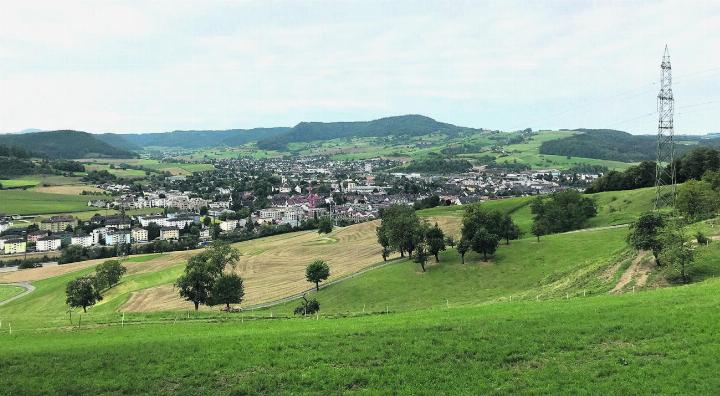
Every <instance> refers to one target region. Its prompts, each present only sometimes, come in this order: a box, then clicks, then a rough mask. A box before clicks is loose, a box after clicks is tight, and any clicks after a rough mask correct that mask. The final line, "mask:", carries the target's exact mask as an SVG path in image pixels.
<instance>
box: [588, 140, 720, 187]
mask: <svg viewBox="0 0 720 396" xmlns="http://www.w3.org/2000/svg"><path fill="white" fill-rule="evenodd" d="M718 171H720V150H718V149H714V148H709V147H699V148H696V149H694V150H691V151H689V152H687V153H686V154H685V155H683V156H682V157H680V158H679V159H676V160H675V173H676V175H677V182H678V183H682V182H685V181H688V180H701V179H703V178H705V177H706V175H708V174H710V175H712V174H713V173H717V172H718ZM711 177H712V176H711ZM654 185H655V162H654V161H643V162H641V163H640V164H638V165H635V166H631V167H629V168H628V169H626V170H625V171H622V172H620V171H609V172H607V173H605V174H604V175H603V176H602V177H600V178H599V179H597V180H595V181H594V182H593V184H592V185H591V186H590V187H588V188H587V190H586V191H585V192H586V193H588V194H590V193H597V192H603V191H620V190H632V189H636V188H643V187H652V186H654Z"/></svg>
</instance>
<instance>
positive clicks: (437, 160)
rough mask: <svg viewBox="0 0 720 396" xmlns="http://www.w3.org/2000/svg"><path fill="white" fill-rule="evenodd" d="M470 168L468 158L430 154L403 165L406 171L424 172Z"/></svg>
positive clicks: (467, 169) (454, 171)
mask: <svg viewBox="0 0 720 396" xmlns="http://www.w3.org/2000/svg"><path fill="white" fill-rule="evenodd" d="M470 169H472V164H471V163H470V162H469V161H468V160H464V159H454V158H443V157H441V156H431V157H428V158H424V159H421V160H413V161H412V162H410V164H408V165H407V166H406V167H405V170H406V171H408V172H426V173H443V174H447V173H464V172H467V171H469V170H470Z"/></svg>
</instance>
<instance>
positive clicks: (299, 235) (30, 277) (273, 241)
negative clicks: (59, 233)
mask: <svg viewBox="0 0 720 396" xmlns="http://www.w3.org/2000/svg"><path fill="white" fill-rule="evenodd" d="M428 220H430V221H433V222H434V221H436V220H437V221H438V223H439V224H440V226H441V227H442V228H443V230H445V231H446V233H448V232H452V233H457V232H458V230H459V227H460V221H461V219H460V218H459V217H438V218H436V219H435V218H432V219H428ZM378 224H379V222H377V221H373V222H368V223H362V224H358V225H353V226H349V227H344V228H336V229H335V230H334V231H333V232H332V233H331V234H328V235H319V234H318V233H317V232H316V231H301V232H294V233H290V234H283V235H276V236H271V237H266V238H261V239H255V240H252V241H246V242H240V243H236V244H234V245H233V246H234V247H235V248H237V249H238V250H239V251H240V252H241V253H242V257H241V258H240V261H239V263H238V265H237V267H236V272H237V273H239V274H240V275H241V276H242V277H243V279H244V281H245V297H246V300H245V302H244V303H243V305H252V304H257V303H262V302H268V301H273V300H277V299H280V298H283V297H287V296H289V295H293V294H296V293H300V292H302V291H304V290H307V289H309V288H310V287H312V285H311V284H310V283H309V282H307V281H306V280H305V267H306V266H307V265H308V264H309V263H310V262H312V261H313V260H315V259H322V260H325V261H327V262H328V264H329V265H330V272H331V274H332V276H331V277H330V280H334V279H338V278H341V277H344V276H347V275H350V274H352V273H355V272H357V271H360V270H362V269H365V268H367V267H369V266H372V265H373V264H377V263H379V262H381V261H382V257H381V255H380V247H379V246H378V244H377V242H376V236H375V227H377V226H378ZM199 252H200V251H199V250H194V251H180V252H169V253H164V254H163V255H162V256H160V257H157V258H154V259H152V260H148V261H144V262H125V263H124V265H125V266H126V267H127V268H128V273H127V274H128V275H132V274H142V273H156V272H162V271H165V270H171V268H174V269H173V270H177V265H178V264H182V263H184V262H187V260H188V259H189V258H190V257H191V256H192V255H195V254H198V253H199ZM105 260H108V259H98V260H89V261H83V262H79V263H74V264H65V265H59V266H51V267H45V268H33V269H27V270H20V271H17V272H9V273H0V283H13V282H22V281H30V282H32V281H37V280H41V279H46V278H50V277H54V276H59V275H63V274H66V273H69V272H73V271H77V270H81V269H84V268H89V267H92V266H96V265H97V264H100V263H102V262H103V261H105ZM191 308H192V304H191V303H190V302H187V301H184V300H182V299H181V298H180V297H179V296H178V292H177V290H175V289H174V288H173V285H172V284H171V283H167V284H158V285H156V286H152V287H149V288H147V289H142V290H139V291H136V292H133V293H132V294H131V296H130V298H129V299H128V301H127V302H125V304H124V305H123V306H122V308H121V310H123V311H135V312H137V311H163V310H179V309H191Z"/></svg>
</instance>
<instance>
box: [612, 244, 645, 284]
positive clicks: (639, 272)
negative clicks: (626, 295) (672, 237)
mask: <svg viewBox="0 0 720 396" xmlns="http://www.w3.org/2000/svg"><path fill="white" fill-rule="evenodd" d="M648 254H650V252H649V251H645V250H641V251H640V252H638V255H637V257H635V259H634V260H633V261H632V263H631V264H630V266H629V267H628V269H626V270H625V272H623V274H622V275H621V276H620V280H619V281H618V283H617V284H616V285H615V287H613V289H612V290H610V293H620V292H621V291H622V289H623V287H625V286H626V285H627V284H629V283H630V282H631V281H633V280H634V281H635V286H638V287H642V286H645V283H646V282H647V279H648V276H650V272H651V271H652V269H651V268H650V266H648V265H647V263H646V261H645V258H646V257H647V255H648Z"/></svg>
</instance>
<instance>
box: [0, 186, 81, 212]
mask: <svg viewBox="0 0 720 396" xmlns="http://www.w3.org/2000/svg"><path fill="white" fill-rule="evenodd" d="M93 198H94V196H92V195H70V194H51V193H42V192H36V191H26V190H0V213H8V214H21V215H27V214H47V213H70V212H82V211H87V210H88V206H87V202H88V200H91V199H93Z"/></svg>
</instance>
